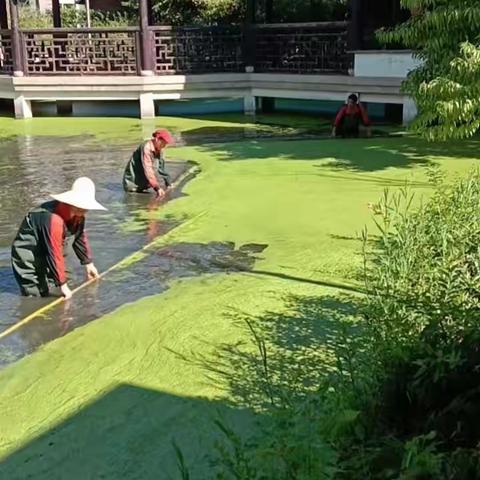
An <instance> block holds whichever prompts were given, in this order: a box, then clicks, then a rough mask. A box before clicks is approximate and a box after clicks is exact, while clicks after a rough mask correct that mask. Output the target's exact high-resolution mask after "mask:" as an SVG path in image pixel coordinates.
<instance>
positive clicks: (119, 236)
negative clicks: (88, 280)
mask: <svg viewBox="0 0 480 480" xmlns="http://www.w3.org/2000/svg"><path fill="white" fill-rule="evenodd" d="M131 150H132V148H131V147H118V146H115V145H102V144H99V143H98V142H95V141H94V139H92V138H81V137H74V138H60V137H18V138H14V139H10V140H6V141H2V142H0V206H1V208H0V331H3V330H4V329H5V328H8V326H9V325H11V324H13V323H15V322H16V321H18V320H19V319H21V318H23V317H25V316H26V315H28V314H29V313H31V312H33V311H35V310H36V309H38V308H39V307H40V306H42V305H44V304H46V303H48V302H49V301H51V299H31V298H23V297H20V296H19V294H18V288H17V285H16V283H15V281H14V279H13V276H12V273H11V268H10V245H11V242H12V240H13V238H14V236H15V234H16V232H17V229H18V226H19V224H20V223H21V221H22V219H23V217H24V215H25V214H26V213H27V212H28V211H29V210H30V209H31V208H33V207H35V206H36V205H38V204H40V203H42V202H43V201H45V200H48V199H49V194H50V193H60V192H62V191H65V190H68V189H69V188H70V187H71V184H72V183H73V181H74V180H75V179H76V178H77V177H79V176H82V175H87V176H89V177H90V178H92V179H93V180H94V181H95V183H96V186H97V198H98V200H99V201H100V202H101V203H102V204H104V205H105V206H106V207H107V208H108V212H104V213H103V212H91V213H89V215H88V217H87V230H88V234H89V238H90V243H91V246H92V250H93V254H94V259H95V264H96V266H97V268H98V269H99V271H104V270H106V269H107V268H108V267H110V266H111V265H113V264H115V263H116V262H118V261H120V260H121V259H123V258H125V257H126V256H127V255H129V254H131V253H133V252H135V251H137V250H138V249H139V248H141V247H142V246H144V245H145V244H146V243H148V242H149V241H151V240H152V239H153V238H155V237H156V236H158V235H161V234H163V233H165V232H166V231H168V230H170V229H171V228H173V227H174V226H176V225H177V224H178V222H173V221H166V222H159V221H157V220H150V221H149V220H144V219H142V217H141V214H142V213H144V212H145V210H146V209H156V208H161V206H159V205H158V202H155V201H154V200H152V195H126V194H125V193H124V191H123V189H122V186H121V179H122V174H123V170H124V167H125V163H126V162H127V160H128V158H129V155H130V153H131ZM188 168H189V164H188V163H186V162H178V161H177V162H175V161H171V162H168V169H169V171H170V173H171V174H172V177H173V178H177V177H178V176H179V175H180V174H182V173H183V172H185V171H186V170H187V169H188ZM127 223H128V225H129V226H131V227H133V228H132V230H134V231H129V232H128V233H126V232H125V231H124V227H125V224H127ZM68 265H69V270H70V271H71V275H70V278H71V279H72V281H71V282H70V284H71V285H72V286H75V285H79V284H80V283H82V282H83V280H84V279H83V268H82V267H80V266H79V265H78V261H76V259H75V256H74V254H73V252H69V258H68ZM89 295H94V293H93V290H92V291H90V292H89ZM95 298H96V297H95ZM89 301H90V304H89V308H93V309H95V308H97V306H98V305H101V304H102V301H101V300H99V299H95V300H94V299H92V298H90V300H89ZM82 303H83V302H82ZM98 308H99V310H98V311H99V312H101V313H103V312H104V311H105V308H103V307H98ZM92 315H93V314H87V313H85V316H86V317H88V318H92ZM39 328H40V327H39ZM3 343H4V342H0V357H5V355H4V354H3V353H4V352H3V351H2V350H3Z"/></svg>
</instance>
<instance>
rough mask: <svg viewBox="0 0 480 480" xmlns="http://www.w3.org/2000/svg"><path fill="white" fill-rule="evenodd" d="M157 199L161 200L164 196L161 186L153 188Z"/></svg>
mask: <svg viewBox="0 0 480 480" xmlns="http://www.w3.org/2000/svg"><path fill="white" fill-rule="evenodd" d="M155 192H156V194H157V195H156V197H157V199H159V200H161V199H162V198H163V197H164V196H165V190H163V188H158V189H155Z"/></svg>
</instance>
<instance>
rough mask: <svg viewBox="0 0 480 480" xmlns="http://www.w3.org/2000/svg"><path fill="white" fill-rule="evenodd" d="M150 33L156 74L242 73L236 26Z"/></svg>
mask: <svg viewBox="0 0 480 480" xmlns="http://www.w3.org/2000/svg"><path fill="white" fill-rule="evenodd" d="M151 31H152V33H153V39H154V48H155V53H154V54H155V61H156V63H155V65H156V72H157V74H175V73H178V74H188V73H214V72H242V71H245V69H244V60H243V48H242V46H243V32H242V29H241V28H240V27H237V26H221V27H220V26H219V27H198V28H184V27H178V28H177V27H152V28H151Z"/></svg>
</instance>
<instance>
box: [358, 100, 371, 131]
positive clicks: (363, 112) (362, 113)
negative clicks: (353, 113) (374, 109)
mask: <svg viewBox="0 0 480 480" xmlns="http://www.w3.org/2000/svg"><path fill="white" fill-rule="evenodd" d="M358 109H359V110H360V117H361V118H362V122H363V124H364V125H365V126H366V127H369V126H370V119H369V118H368V113H367V110H365V107H364V106H363V105H362V104H361V103H359V104H358Z"/></svg>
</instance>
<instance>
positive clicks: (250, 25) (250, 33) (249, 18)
mask: <svg viewBox="0 0 480 480" xmlns="http://www.w3.org/2000/svg"><path fill="white" fill-rule="evenodd" d="M255 10H256V1H255V0H247V11H246V15H245V25H244V33H243V61H244V63H245V70H246V71H247V72H249V73H251V72H253V71H254V66H255V20H256V16H255Z"/></svg>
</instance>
